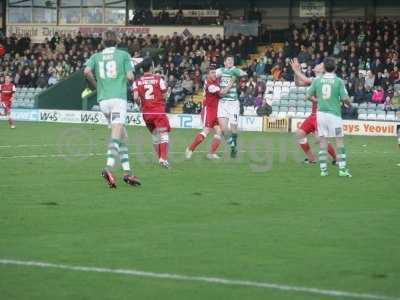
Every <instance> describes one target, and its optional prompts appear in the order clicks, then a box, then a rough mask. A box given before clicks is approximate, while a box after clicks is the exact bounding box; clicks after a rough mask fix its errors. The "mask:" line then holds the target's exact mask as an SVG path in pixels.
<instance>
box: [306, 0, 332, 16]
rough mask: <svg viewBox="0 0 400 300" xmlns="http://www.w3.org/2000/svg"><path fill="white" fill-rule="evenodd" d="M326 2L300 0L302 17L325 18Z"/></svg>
mask: <svg viewBox="0 0 400 300" xmlns="http://www.w3.org/2000/svg"><path fill="white" fill-rule="evenodd" d="M325 13H326V6H325V1H323V0H322V1H321V0H300V17H301V18H311V17H325Z"/></svg>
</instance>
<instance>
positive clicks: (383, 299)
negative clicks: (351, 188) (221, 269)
mask: <svg viewBox="0 0 400 300" xmlns="http://www.w3.org/2000/svg"><path fill="white" fill-rule="evenodd" d="M0 264H2V265H13V266H25V267H34V268H44V269H62V270H69V271H77V272H93V273H111V274H120V275H127V276H135V277H148V278H157V279H168V280H177V281H191V282H204V283H211V284H219V285H236V286H242V287H254V288H263V289H272V290H280V291H285V292H298V293H306V294H316V295H324V296H329V297H341V298H353V299H373V300H400V298H393V297H389V296H383V295H376V294H367V293H353V292H346V291H338V290H325V289H318V288H309V287H300V286H291V285H285V284H276V283H268V282H259V281H250V280H236V279H228V278H220V277H208V276H190V275H182V274H172V273H156V272H146V271H140V270H134V269H111V268H98V267H85V266H74V265H65V264H54V263H49V262H40V261H24V260H13V259H0Z"/></svg>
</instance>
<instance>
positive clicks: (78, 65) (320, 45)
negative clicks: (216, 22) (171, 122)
mask: <svg viewBox="0 0 400 300" xmlns="http://www.w3.org/2000/svg"><path fill="white" fill-rule="evenodd" d="M399 30H400V23H399V22H398V21H397V22H396V21H391V20H388V19H380V20H376V21H356V20H350V21H344V20H343V21H337V22H334V23H332V22H327V21H326V20H324V19H315V20H311V21H310V22H308V23H306V24H304V25H303V26H301V27H292V28H291V30H290V33H289V34H288V38H287V41H286V42H285V45H284V47H283V48H282V49H279V50H276V51H275V50H274V48H273V47H272V45H271V46H269V47H267V50H266V52H265V55H264V56H262V57H261V58H260V59H258V60H254V61H253V62H252V63H251V64H249V65H248V66H247V73H248V75H249V76H248V78H244V79H243V80H241V81H240V83H239V89H238V90H239V95H240V100H241V103H242V105H245V106H254V107H255V108H257V109H262V108H264V105H265V100H264V98H265V97H264V94H265V91H266V83H265V81H266V78H270V79H273V80H284V81H293V79H294V78H293V73H292V70H291V68H290V58H292V57H298V59H299V61H300V63H301V64H302V68H303V71H304V73H306V75H307V76H314V74H313V71H312V70H313V67H314V66H315V65H316V64H319V63H320V62H322V60H323V58H324V57H326V56H330V55H333V56H334V57H336V58H337V62H338V68H337V74H338V75H339V76H340V77H341V78H343V79H344V80H345V82H346V86H347V89H348V91H349V94H350V96H351V97H352V99H353V102H354V103H362V102H373V103H384V104H385V108H387V109H388V110H389V109H390V110H399V106H400V101H399V92H398V91H397V90H396V88H397V87H398V85H399V84H400V73H399V67H400V60H399V51H400V41H399V36H400V35H399ZM118 46H119V47H120V48H124V49H127V51H129V52H130V54H131V55H132V57H134V58H135V59H140V58H143V57H145V56H149V55H152V56H153V59H154V62H155V67H156V70H157V71H158V72H159V73H161V74H163V75H164V76H165V78H166V80H167V83H168V86H169V93H168V99H167V105H168V108H172V107H174V106H175V105H176V104H177V103H178V102H183V103H184V104H185V105H184V109H185V110H186V111H195V112H197V111H198V110H199V108H198V107H196V105H194V104H193V103H191V101H190V99H191V98H192V97H190V96H191V95H193V94H196V93H198V92H199V90H200V89H201V88H202V82H203V80H204V78H205V74H206V71H207V70H208V69H209V68H218V67H221V66H222V65H223V59H224V57H225V56H226V55H227V54H233V55H234V56H235V63H236V64H237V65H242V64H243V63H245V60H246V59H248V57H249V54H251V53H255V52H256V38H255V37H252V36H241V35H238V36H232V37H227V38H223V37H220V36H216V37H212V36H210V35H206V34H205V35H203V36H188V37H185V36H184V35H178V34H174V35H173V36H165V37H162V36H151V35H134V34H130V35H127V34H123V35H121V37H120V43H119V45H118ZM101 49H103V44H102V40H101V36H99V35H97V34H92V35H83V34H81V33H78V34H77V35H76V36H70V35H67V36H65V35H59V34H57V33H56V34H55V35H54V36H53V37H52V38H51V39H50V40H45V41H44V42H43V43H40V44H32V43H31V40H30V38H29V37H28V36H18V35H13V36H11V37H3V38H1V39H0V81H2V79H3V78H2V77H3V75H4V74H5V73H7V74H11V75H12V77H13V80H14V83H15V84H16V85H17V86H27V87H47V86H51V85H53V84H55V83H57V82H58V81H60V80H62V79H63V78H66V77H68V76H69V75H70V74H71V73H73V72H75V71H78V70H81V69H82V67H83V65H84V63H85V61H86V60H87V59H88V58H89V57H90V55H92V54H93V53H95V52H97V51H100V50H101Z"/></svg>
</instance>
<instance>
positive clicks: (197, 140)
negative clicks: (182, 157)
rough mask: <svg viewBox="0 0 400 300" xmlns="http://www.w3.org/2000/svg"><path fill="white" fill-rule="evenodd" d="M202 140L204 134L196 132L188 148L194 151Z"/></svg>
mask: <svg viewBox="0 0 400 300" xmlns="http://www.w3.org/2000/svg"><path fill="white" fill-rule="evenodd" d="M203 140H204V135H202V134H201V133H198V134H196V136H195V138H194V140H193V142H192V144H191V145H190V147H189V149H190V151H194V150H195V149H196V148H197V146H198V145H199V144H200V143H201V142H202V141H203Z"/></svg>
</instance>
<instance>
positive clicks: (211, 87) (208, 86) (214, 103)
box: [203, 80, 221, 109]
mask: <svg viewBox="0 0 400 300" xmlns="http://www.w3.org/2000/svg"><path fill="white" fill-rule="evenodd" d="M220 92H221V87H220V86H219V81H218V80H215V81H209V80H206V81H205V82H204V94H205V95H204V100H203V107H205V106H207V107H208V108H215V109H217V108H218V100H219V93H220Z"/></svg>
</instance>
